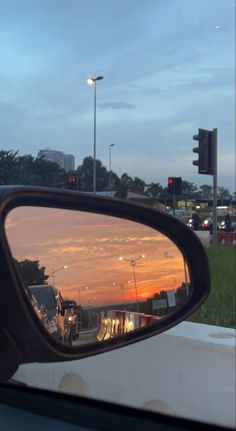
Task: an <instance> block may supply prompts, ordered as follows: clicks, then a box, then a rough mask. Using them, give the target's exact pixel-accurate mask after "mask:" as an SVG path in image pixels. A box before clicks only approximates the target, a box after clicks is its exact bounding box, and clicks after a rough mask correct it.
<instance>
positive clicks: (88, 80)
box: [87, 78, 95, 85]
mask: <svg viewBox="0 0 236 431" xmlns="http://www.w3.org/2000/svg"><path fill="white" fill-rule="evenodd" d="M94 81H95V79H94V78H88V79H87V84H88V85H93V84H94Z"/></svg>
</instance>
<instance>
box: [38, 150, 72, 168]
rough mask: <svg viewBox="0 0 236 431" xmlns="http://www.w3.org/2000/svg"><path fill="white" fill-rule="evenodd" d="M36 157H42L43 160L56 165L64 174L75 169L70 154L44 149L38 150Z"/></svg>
mask: <svg viewBox="0 0 236 431" xmlns="http://www.w3.org/2000/svg"><path fill="white" fill-rule="evenodd" d="M38 157H44V158H45V160H48V161H50V162H54V163H57V164H58V165H59V166H60V167H61V168H62V169H65V171H66V172H68V171H71V170H74V169H75V158H74V156H73V155H72V154H65V153H64V152H63V151H58V150H52V149H51V148H44V150H39V152H38Z"/></svg>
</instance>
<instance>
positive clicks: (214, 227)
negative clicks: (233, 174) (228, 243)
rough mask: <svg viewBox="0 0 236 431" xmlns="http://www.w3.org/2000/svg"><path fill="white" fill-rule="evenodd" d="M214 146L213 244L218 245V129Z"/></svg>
mask: <svg viewBox="0 0 236 431" xmlns="http://www.w3.org/2000/svg"><path fill="white" fill-rule="evenodd" d="M212 145H213V148H214V150H213V244H214V245H217V129H213V133H212Z"/></svg>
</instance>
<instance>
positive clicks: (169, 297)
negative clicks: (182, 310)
mask: <svg viewBox="0 0 236 431" xmlns="http://www.w3.org/2000/svg"><path fill="white" fill-rule="evenodd" d="M166 293H167V300H168V305H169V307H175V306H176V300H175V290H167V292H166Z"/></svg>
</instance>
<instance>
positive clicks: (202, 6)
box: [0, 0, 235, 192]
mask: <svg viewBox="0 0 236 431" xmlns="http://www.w3.org/2000/svg"><path fill="white" fill-rule="evenodd" d="M0 59H1V60H0V62H1V66H0V134H1V149H4V150H10V149H11V150H19V151H20V154H25V153H31V154H33V155H34V156H36V155H37V152H38V150H39V149H42V148H45V147H50V148H52V149H57V150H63V151H65V152H67V153H71V154H74V155H75V158H76V165H77V164H81V163H82V160H83V158H84V157H85V156H88V155H92V152H93V91H94V89H93V87H90V86H88V85H87V84H86V79H87V78H88V77H89V76H92V77H95V76H98V75H102V76H104V79H103V80H102V81H99V82H98V83H97V158H99V159H100V160H101V161H102V162H103V164H104V165H105V166H107V167H108V155H109V145H110V144H114V145H115V146H114V147H112V169H113V170H114V171H115V172H116V173H117V174H118V175H121V174H122V173H123V172H127V173H128V174H129V175H131V176H139V177H141V178H142V179H144V180H145V181H146V182H147V183H150V182H160V183H161V184H163V185H165V184H166V182H167V178H168V176H182V178H183V179H184V180H187V181H192V182H194V183H196V184H206V183H207V184H211V183H212V177H211V176H205V175H198V174H197V168H196V167H195V166H193V165H192V160H194V159H195V158H196V154H193V153H192V148H193V146H196V145H195V144H196V143H195V142H194V141H193V140H192V135H194V134H196V133H197V130H198V128H206V129H213V128H218V131H219V159H218V167H219V184H220V185H221V186H225V187H228V188H229V189H230V190H231V191H232V192H233V191H235V1H234V0H198V1H195V0H119V1H117V0H99V1H98V0H90V1H89V2H87V1H85V0H70V1H68V0H56V1H49V0H34V1H32V0H21V1H19V0H11V1H10V2H9V0H0Z"/></svg>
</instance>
